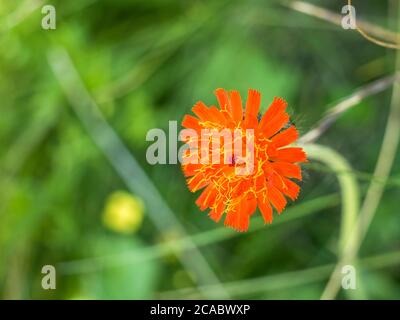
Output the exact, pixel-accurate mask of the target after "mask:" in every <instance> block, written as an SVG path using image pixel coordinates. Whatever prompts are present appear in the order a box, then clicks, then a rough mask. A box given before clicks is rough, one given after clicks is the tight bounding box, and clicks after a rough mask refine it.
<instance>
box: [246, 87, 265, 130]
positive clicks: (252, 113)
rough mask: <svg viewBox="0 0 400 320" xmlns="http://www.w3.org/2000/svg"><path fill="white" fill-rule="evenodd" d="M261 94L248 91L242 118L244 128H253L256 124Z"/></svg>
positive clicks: (251, 90)
mask: <svg viewBox="0 0 400 320" xmlns="http://www.w3.org/2000/svg"><path fill="white" fill-rule="evenodd" d="M260 103H261V94H260V92H258V91H257V90H253V89H249V91H248V94H247V102H246V113H245V116H244V126H245V127H246V128H255V127H257V124H258V119H257V115H258V111H259V109H260Z"/></svg>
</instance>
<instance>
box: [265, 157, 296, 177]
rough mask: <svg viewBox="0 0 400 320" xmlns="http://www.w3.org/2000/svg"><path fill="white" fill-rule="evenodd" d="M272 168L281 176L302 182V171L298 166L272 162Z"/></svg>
mask: <svg viewBox="0 0 400 320" xmlns="http://www.w3.org/2000/svg"><path fill="white" fill-rule="evenodd" d="M271 166H272V168H273V169H274V170H275V171H276V172H277V173H278V174H280V175H281V176H285V177H289V178H295V179H298V180H301V169H300V167H299V166H298V165H296V164H294V163H290V162H280V161H278V162H272V163H271Z"/></svg>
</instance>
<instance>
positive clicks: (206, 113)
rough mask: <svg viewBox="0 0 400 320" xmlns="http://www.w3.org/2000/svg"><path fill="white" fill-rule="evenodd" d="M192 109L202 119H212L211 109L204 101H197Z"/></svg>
mask: <svg viewBox="0 0 400 320" xmlns="http://www.w3.org/2000/svg"><path fill="white" fill-rule="evenodd" d="M192 111H193V113H194V114H195V115H196V116H197V117H198V118H199V119H200V120H201V121H208V120H210V110H209V109H208V108H207V106H206V105H205V104H204V103H203V102H201V101H198V102H196V104H195V105H194V106H193V108H192Z"/></svg>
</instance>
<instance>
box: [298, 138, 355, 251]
mask: <svg viewBox="0 0 400 320" xmlns="http://www.w3.org/2000/svg"><path fill="white" fill-rule="evenodd" d="M303 148H304V149H305V151H306V152H307V155H308V157H309V158H311V159H315V160H317V161H320V162H323V163H324V164H326V165H327V166H328V167H330V168H331V169H332V170H333V171H335V172H336V175H337V178H338V180H339V185H340V193H341V198H342V219H341V226H340V236H339V256H341V255H342V254H343V252H344V249H345V245H346V243H347V241H348V239H349V237H350V235H351V233H352V232H353V231H354V228H355V225H356V223H357V214H358V210H359V205H360V190H359V186H358V183H357V179H356V176H355V174H354V172H353V170H352V168H351V166H350V164H349V163H348V162H347V160H346V159H345V158H344V157H342V156H341V155H340V154H339V153H338V152H336V151H334V150H333V149H331V148H329V147H326V146H322V145H318V144H306V145H304V146H303Z"/></svg>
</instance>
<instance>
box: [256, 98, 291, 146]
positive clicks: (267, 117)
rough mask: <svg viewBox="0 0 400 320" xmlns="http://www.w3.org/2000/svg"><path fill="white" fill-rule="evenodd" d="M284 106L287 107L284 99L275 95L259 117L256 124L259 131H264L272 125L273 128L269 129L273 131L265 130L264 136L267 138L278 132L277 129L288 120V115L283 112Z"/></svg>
mask: <svg viewBox="0 0 400 320" xmlns="http://www.w3.org/2000/svg"><path fill="white" fill-rule="evenodd" d="M286 107H287V102H286V101H285V100H283V99H282V98H277V97H275V98H274V100H273V101H272V103H271V105H270V106H269V108H268V110H267V111H266V112H265V114H264V116H263V117H262V118H261V121H260V124H259V126H258V128H259V130H260V131H266V130H267V129H268V127H270V126H273V127H274V128H273V130H269V131H272V132H273V133H272V134H271V133H270V132H266V134H265V136H266V137H267V138H269V137H270V136H271V135H273V134H275V133H276V132H278V131H279V129H281V128H282V126H283V125H285V124H286V123H287V122H288V121H289V117H288V116H287V114H286V113H285V109H286ZM286 118H287V120H286ZM285 120H286V121H285ZM282 123H283V124H282ZM276 128H277V129H276Z"/></svg>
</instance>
